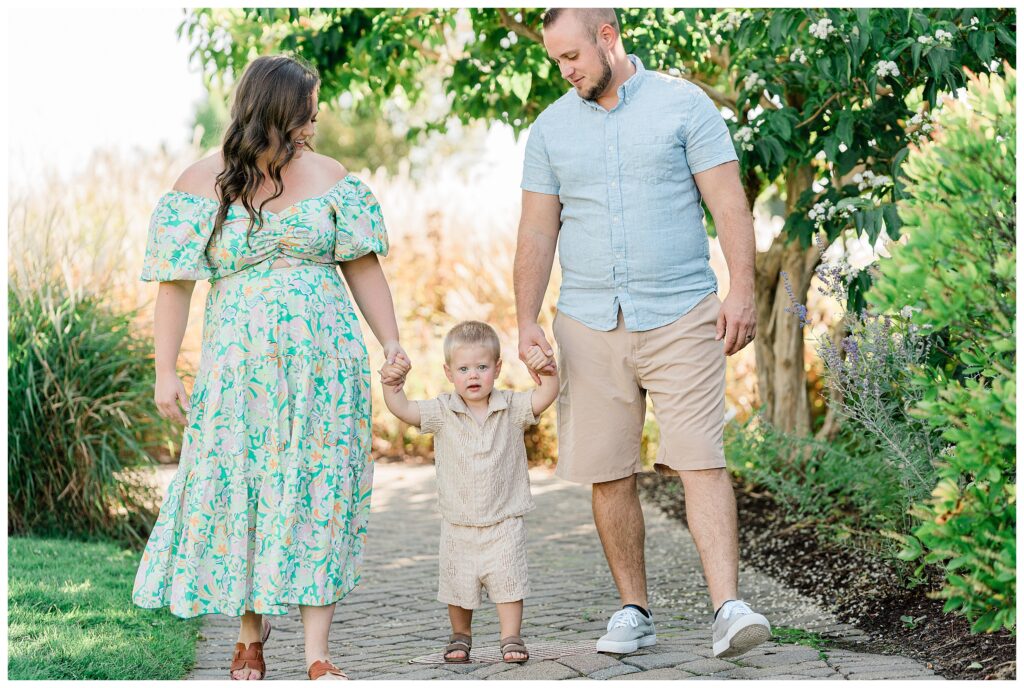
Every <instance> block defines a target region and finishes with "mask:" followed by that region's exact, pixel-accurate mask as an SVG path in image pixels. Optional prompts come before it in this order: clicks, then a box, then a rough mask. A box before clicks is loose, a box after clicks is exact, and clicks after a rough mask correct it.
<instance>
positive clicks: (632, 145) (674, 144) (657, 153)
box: [623, 134, 685, 185]
mask: <svg viewBox="0 0 1024 688" xmlns="http://www.w3.org/2000/svg"><path fill="white" fill-rule="evenodd" d="M623 165H624V169H625V171H626V172H627V173H628V174H629V175H630V176H632V177H633V178H634V179H636V180H638V181H639V182H641V183H642V184H651V185H656V184H662V183H664V182H667V181H672V180H678V179H680V178H681V176H682V175H683V173H684V170H685V155H684V153H683V147H682V144H680V142H679V139H677V138H676V137H675V136H673V135H671V134H641V135H638V136H635V137H631V141H630V142H629V144H628V145H627V146H625V148H624V150H623Z"/></svg>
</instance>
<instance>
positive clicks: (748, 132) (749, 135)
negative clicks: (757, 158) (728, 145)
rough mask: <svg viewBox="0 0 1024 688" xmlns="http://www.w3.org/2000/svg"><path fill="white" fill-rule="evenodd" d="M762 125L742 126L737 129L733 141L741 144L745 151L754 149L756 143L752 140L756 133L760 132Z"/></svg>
mask: <svg viewBox="0 0 1024 688" xmlns="http://www.w3.org/2000/svg"><path fill="white" fill-rule="evenodd" d="M760 128H761V127H760V126H758V125H755V127H740V128H739V129H737V130H736V133H735V134H733V135H732V139H733V141H735V142H737V143H738V144H740V148H742V149H743V150H745V151H752V150H754V144H752V143H751V141H752V140H753V138H754V134H756V133H757V132H758V130H759V129H760Z"/></svg>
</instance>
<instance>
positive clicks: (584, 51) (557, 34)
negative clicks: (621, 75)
mask: <svg viewBox="0 0 1024 688" xmlns="http://www.w3.org/2000/svg"><path fill="white" fill-rule="evenodd" d="M594 39H595V37H594V36H589V35H587V30H586V28H585V27H584V26H583V24H582V23H581V22H579V21H578V20H577V19H576V17H575V15H574V14H573V13H572V12H567V13H566V14H565V15H563V16H561V17H559V18H558V21H556V22H555V23H554V24H552V25H551V26H548V27H547V28H546V29H544V48H545V49H546V50H547V52H548V57H550V58H551V59H552V60H554V62H555V64H556V65H558V69H559V71H560V72H561V73H562V76H563V77H564V78H565V79H566V80H568V81H569V83H571V84H572V85H573V88H575V89H576V93H578V94H579V96H580V97H581V98H583V99H584V100H596V99H597V98H598V97H600V96H601V95H603V94H604V91H605V90H606V89H607V88H608V84H609V83H611V80H612V68H611V65H609V64H608V57H607V56H606V55H605V52H604V50H602V49H601V46H600V45H598V44H597V43H595V42H594Z"/></svg>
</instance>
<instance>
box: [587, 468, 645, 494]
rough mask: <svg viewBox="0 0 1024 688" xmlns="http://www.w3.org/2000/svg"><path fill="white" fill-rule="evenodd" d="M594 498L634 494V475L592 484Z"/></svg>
mask: <svg viewBox="0 0 1024 688" xmlns="http://www.w3.org/2000/svg"><path fill="white" fill-rule="evenodd" d="M593 491H594V497H596V498H601V497H617V496H621V495H627V494H630V493H632V494H636V473H634V474H633V475H627V476H626V477H625V478H619V479H618V480H607V481H605V482H601V483H594V487H593Z"/></svg>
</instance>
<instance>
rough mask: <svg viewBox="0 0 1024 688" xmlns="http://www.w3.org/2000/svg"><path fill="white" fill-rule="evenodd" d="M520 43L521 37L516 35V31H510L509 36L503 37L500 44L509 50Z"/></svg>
mask: <svg viewBox="0 0 1024 688" xmlns="http://www.w3.org/2000/svg"><path fill="white" fill-rule="evenodd" d="M518 42H519V36H517V35H516V33H515V31H509V32H508V35H506V36H504V37H502V39H501V40H500V41H498V43H499V44H500V45H501V47H502V48H504V49H506V50H508V49H509V48H510V47H511V46H513V45H515V44H516V43H518Z"/></svg>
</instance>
